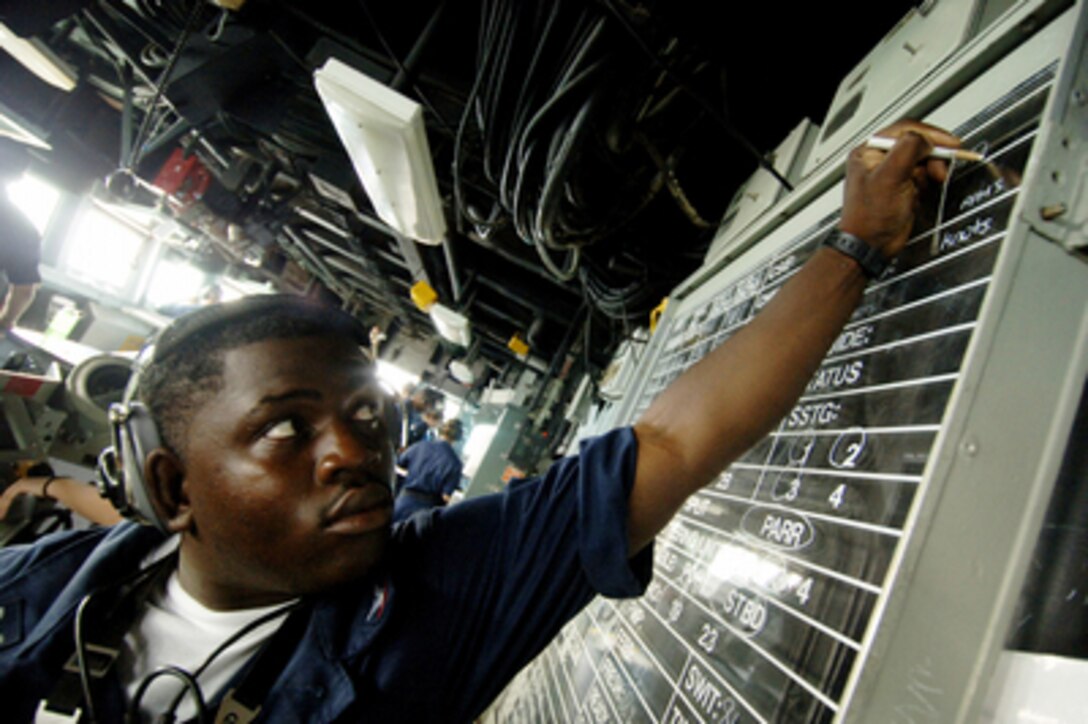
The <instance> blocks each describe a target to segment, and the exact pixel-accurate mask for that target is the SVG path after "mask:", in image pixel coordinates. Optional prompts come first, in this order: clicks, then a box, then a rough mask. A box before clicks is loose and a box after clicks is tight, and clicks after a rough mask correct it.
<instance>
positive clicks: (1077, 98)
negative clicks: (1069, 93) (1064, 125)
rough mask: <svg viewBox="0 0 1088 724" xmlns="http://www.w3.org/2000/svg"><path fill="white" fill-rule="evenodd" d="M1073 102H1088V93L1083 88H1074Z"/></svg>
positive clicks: (1079, 104) (1080, 104) (1078, 103)
mask: <svg viewBox="0 0 1088 724" xmlns="http://www.w3.org/2000/svg"><path fill="white" fill-rule="evenodd" d="M1073 102H1074V103H1076V104H1077V105H1078V106H1083V105H1085V104H1088V93H1086V92H1085V91H1084V89H1083V88H1076V89H1075V90H1074V91H1073Z"/></svg>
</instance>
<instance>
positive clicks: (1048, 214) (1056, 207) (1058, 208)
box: [1039, 201, 1066, 221]
mask: <svg viewBox="0 0 1088 724" xmlns="http://www.w3.org/2000/svg"><path fill="white" fill-rule="evenodd" d="M1065 212H1066V208H1065V204H1063V203H1062V202H1060V201H1059V202H1058V203H1056V204H1050V205H1048V206H1043V207H1041V208H1040V209H1039V216H1041V217H1042V219H1043V221H1053V220H1054V219H1056V218H1058V217H1059V216H1062V215H1063V214H1064V213H1065Z"/></svg>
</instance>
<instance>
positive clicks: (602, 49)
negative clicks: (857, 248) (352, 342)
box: [454, 0, 724, 319]
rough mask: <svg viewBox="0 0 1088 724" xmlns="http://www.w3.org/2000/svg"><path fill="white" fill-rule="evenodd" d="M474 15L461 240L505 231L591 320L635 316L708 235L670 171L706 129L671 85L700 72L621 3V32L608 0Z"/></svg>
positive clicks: (692, 57)
mask: <svg viewBox="0 0 1088 724" xmlns="http://www.w3.org/2000/svg"><path fill="white" fill-rule="evenodd" d="M482 8H483V15H482V22H481V31H480V37H479V45H478V49H477V76H476V79H475V83H474V85H473V87H472V91H471V94H470V98H469V101H468V103H467V105H466V109H465V113H464V115H463V117H462V118H461V122H460V126H459V128H458V133H457V141H456V146H455V153H454V187H455V188H454V191H455V204H456V213H457V219H458V224H459V226H460V227H461V230H462V231H463V230H464V228H463V222H464V221H465V220H467V221H468V222H469V223H471V224H473V225H475V227H476V231H478V232H479V233H481V234H485V235H495V234H496V232H497V231H499V230H502V229H503V228H504V227H507V226H508V227H510V228H512V229H513V231H514V232H515V233H516V235H517V236H518V237H519V238H520V239H521V240H522V241H524V242H525V243H528V244H531V245H533V246H534V247H535V248H536V250H537V252H538V254H539V256H540V259H541V262H542V263H543V264H544V266H545V267H546V268H547V269H548V270H549V271H550V272H551V273H552V275H553V276H554V277H556V278H557V280H559V281H560V282H563V283H566V282H571V283H572V284H578V285H579V286H581V287H582V291H583V293H584V294H585V295H586V296H587V298H589V299H590V300H591V301H592V302H593V303H594V304H595V306H597V307H598V309H600V311H602V312H604V313H605V314H607V315H608V316H610V317H624V318H627V317H630V318H632V319H634V318H635V317H641V318H642V319H645V317H644V316H643V315H645V314H646V313H648V311H649V309H650V308H652V307H653V306H654V305H655V304H656V303H657V302H658V301H660V297H661V295H662V290H664V291H665V292H667V290H668V289H671V287H672V286H673V285H675V283H677V282H678V281H679V279H681V278H683V276H684V275H685V274H686V273H688V272H690V270H691V269H692V268H694V265H697V264H698V260H699V259H700V258H701V254H699V253H698V252H699V250H705V246H706V243H708V240H709V235H710V229H711V227H712V226H713V225H714V224H713V223H711V222H708V221H706V220H705V218H704V217H703V216H701V215H700V214H699V212H698V211H696V210H695V209H696V206H695V205H693V204H692V203H691V201H690V199H689V198H688V197H687V195H686V193H685V191H684V189H683V188H682V187H681V184H680V181H679V173H678V168H679V163H680V161H681V159H682V158H683V156H684V151H685V149H686V148H687V147H688V143H690V142H691V141H692V138H693V137H692V134H691V132H692V129H693V128H694V127H696V126H697V125H699V124H701V123H704V121H705V119H704V118H703V116H704V115H705V114H704V113H703V112H702V110H701V109H700V108H699V106H698V105H697V104H696V103H694V102H692V100H691V98H690V97H689V96H690V94H688V93H683V92H680V91H681V89H680V84H679V83H678V78H681V77H682V78H685V79H686V81H688V82H693V83H694V82H699V76H700V73H702V74H703V75H708V74H709V75H713V69H709V71H710V72H709V73H707V71H708V66H707V64H706V63H705V62H703V61H701V60H700V58H699V57H698V56H697V54H696V53H694V52H691V50H690V49H685V48H684V47H683V46H682V44H678V43H676V42H675V41H674V39H672V38H670V37H668V36H667V35H665V34H664V33H660V32H657V31H656V29H655V27H654V24H653V23H652V22H650V19H651V18H650V16H644V17H642V18H641V21H642V22H641V23H639V22H638V21H639V20H640V18H639V17H634V18H630V17H627V16H626V14H627V10H626V6H625V9H623V10H622V12H623V13H624V14H625V15H624V16H623V17H624V20H623V22H620V21H619V20H618V19H617V13H618V12H621V11H620V10H617V8H616V7H615V6H614V5H613V3H612V2H611V1H610V2H606V3H603V4H594V3H586V2H584V1H582V0H556V1H554V2H532V3H526V2H517V1H516V0H484V2H483V3H482ZM632 33H634V34H637V37H635V36H633V35H632ZM714 82H716V79H714ZM684 90H687V88H685V89H684ZM470 196H471V198H470ZM723 196H724V195H723ZM662 197H663V198H662ZM722 205H724V203H723V204H722ZM722 210H724V209H723V208H717V209H714V213H712V214H710V218H712V219H714V220H716V219H717V218H718V217H719V216H720V213H721V211H722ZM662 229H666V230H667V231H666V232H665V233H662ZM620 236H622V239H619V238H618V237H620ZM635 250H637V254H634V253H632V252H634V251H635ZM693 250H695V251H694V253H693ZM678 259H683V260H684V263H683V264H677V263H676V262H677V260H678ZM693 260H694V261H693ZM678 269H679V270H678Z"/></svg>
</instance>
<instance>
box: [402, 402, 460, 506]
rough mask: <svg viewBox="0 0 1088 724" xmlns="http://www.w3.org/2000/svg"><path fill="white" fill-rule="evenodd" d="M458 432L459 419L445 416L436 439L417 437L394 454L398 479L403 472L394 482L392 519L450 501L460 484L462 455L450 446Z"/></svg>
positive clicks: (455, 439)
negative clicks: (420, 438) (397, 481)
mask: <svg viewBox="0 0 1088 724" xmlns="http://www.w3.org/2000/svg"><path fill="white" fill-rule="evenodd" d="M461 433H462V430H461V421H460V420H457V419H453V420H447V421H446V422H444V423H442V424H441V425H439V426H438V438H437V439H435V440H420V441H419V442H417V443H416V444H415V445H412V446H411V447H410V448H408V449H407V450H405V451H404V452H403V453H401V454H400V456H398V457H397V473H398V479H399V478H400V476H403V482H400V483H399V484H398V485H397V499H396V502H395V503H394V505H393V521H394V522H396V521H400V520H404V519H405V518H407V517H408V516H410V515H412V514H413V513H416V512H418V511H420V510H427V509H428V508H436V507H441V506H443V505H446V504H448V503H449V502H450V497H451V496H452V495H453V494H454V492H456V491H457V489H458V488H459V487H461V468H462V464H461V458H460V457H458V456H457V451H456V450H454V449H453V446H454V444H455V443H457V442H458V441H460V439H461ZM402 471H403V472H402Z"/></svg>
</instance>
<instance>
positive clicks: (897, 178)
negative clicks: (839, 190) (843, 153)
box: [839, 120, 960, 259]
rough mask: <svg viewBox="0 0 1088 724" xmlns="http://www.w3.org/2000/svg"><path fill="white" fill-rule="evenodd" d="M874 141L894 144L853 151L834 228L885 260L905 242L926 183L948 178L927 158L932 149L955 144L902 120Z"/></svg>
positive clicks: (934, 130) (930, 129)
mask: <svg viewBox="0 0 1088 724" xmlns="http://www.w3.org/2000/svg"><path fill="white" fill-rule="evenodd" d="M876 135H878V136H883V137H886V138H894V139H897V140H896V144H895V146H893V147H892V148H891V150H889V151H881V150H878V149H875V148H868V147H866V146H864V145H862V146H859V147H858V148H855V149H854V150H853V151H852V152H851V153H850V157H849V159H848V160H847V169H846V170H847V173H846V191H845V195H844V199H843V202H844V203H843V210H842V219H841V221H840V222H839V228H840V229H842V230H843V231H845V232H847V233H850V234H854V235H855V236H858V237H861V238H862V239H864V240H865V241H866V242H868V243H869V244H870V245H871V246H874V247H876V248H878V249H880V250H881V251H882V252H883V254H884V257H885V258H887V259H890V258H892V257H894V256H895V255H896V254H898V253H899V252H900V251H902V249H903V247H904V246H905V245H906V243H907V239H908V238H909V237H910V230H911V226H912V225H913V223H914V215H915V212H916V211H917V208H918V198H919V195H920V194H921V192H922V190H923V189H924V188H925V187H926V185H927V184H928V183H929V182H930V181H936V182H938V183H940V182H943V181H944V180H945V178H946V177H947V176H948V164H947V163H946V162H945V161H942V160H939V159H935V158H929V152H930V151H931V150H932V149H933V147H934V146H945V147H948V148H959V146H960V139H958V138H956V137H955V136H953V135H951V134H950V133H948V132H947V131H944V130H941V129H940V128H936V127H934V126H930V125H927V124H925V123H920V122H918V121H910V120H903V121H898V122H897V123H894V124H892V125H891V126H888V127H887V128H885V129H883V130H881V131H879V132H878V133H877V134H876Z"/></svg>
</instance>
